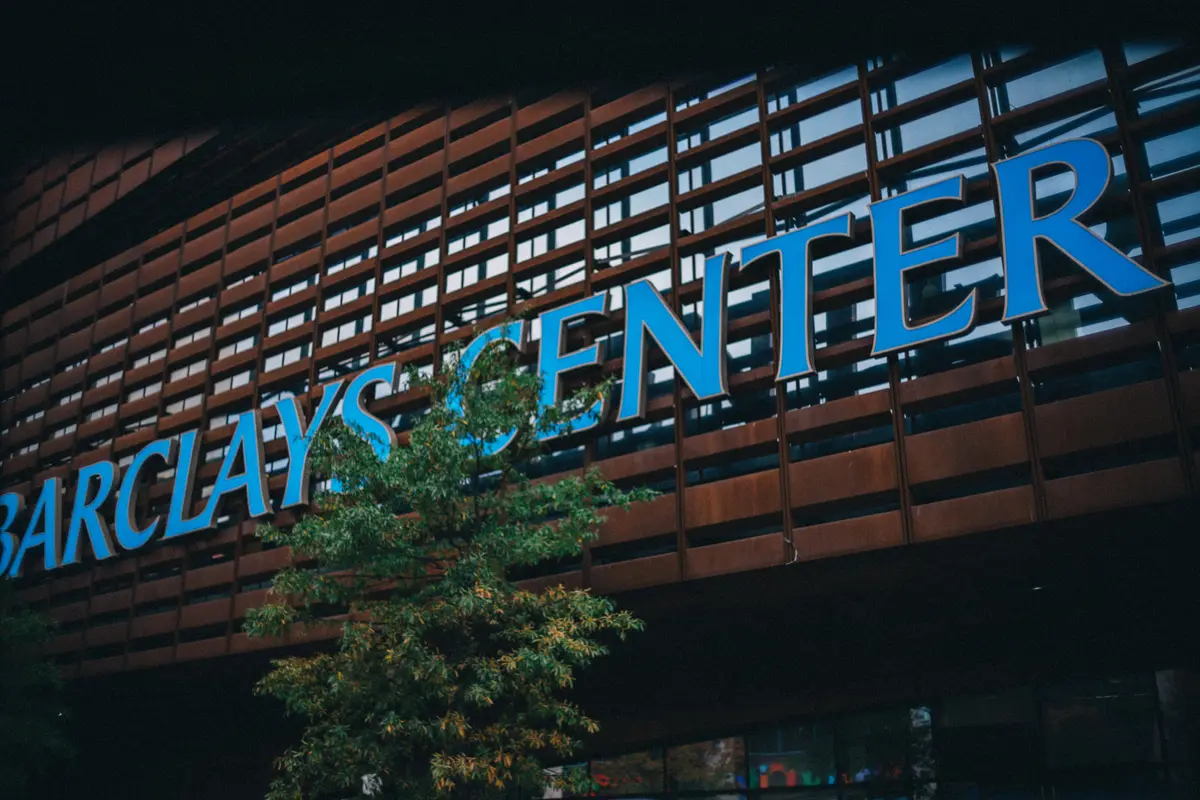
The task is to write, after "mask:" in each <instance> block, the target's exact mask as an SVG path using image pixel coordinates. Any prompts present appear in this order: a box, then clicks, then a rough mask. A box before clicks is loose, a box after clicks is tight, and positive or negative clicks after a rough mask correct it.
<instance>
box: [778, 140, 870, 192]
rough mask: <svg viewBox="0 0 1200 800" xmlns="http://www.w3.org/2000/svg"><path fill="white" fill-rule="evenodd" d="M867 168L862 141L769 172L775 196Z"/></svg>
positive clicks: (797, 190) (823, 183) (812, 186)
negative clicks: (777, 170)
mask: <svg viewBox="0 0 1200 800" xmlns="http://www.w3.org/2000/svg"><path fill="white" fill-rule="evenodd" d="M866 170H867V151H866V148H864V147H863V146H862V145H861V144H856V145H854V146H853V147H847V148H846V149H845V150H839V151H838V152H836V153H830V154H829V155H827V156H821V157H820V158H817V159H814V160H812V161H808V162H805V163H804V164H801V165H799V166H796V167H791V168H789V169H785V170H783V171H781V172H776V173H773V174H772V175H771V182H772V188H773V189H774V192H775V196H776V197H785V196H786V195H790V194H799V193H801V192H804V191H807V190H808V189H815V188H816V187H818V186H824V185H825V184H828V183H833V182H834V181H837V180H841V179H842V178H846V177H849V176H851V175H854V174H856V173H865V172H866Z"/></svg>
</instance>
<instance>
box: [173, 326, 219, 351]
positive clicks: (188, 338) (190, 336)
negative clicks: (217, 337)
mask: <svg viewBox="0 0 1200 800" xmlns="http://www.w3.org/2000/svg"><path fill="white" fill-rule="evenodd" d="M211 334H212V328H198V329H197V330H194V331H192V332H191V333H185V334H184V335H183V336H179V337H176V339H175V341H174V343H172V345H171V346H172V347H183V346H184V345H188V344H192V343H193V342H198V341H200V340H201V339H207V338H208V337H209V335H211Z"/></svg>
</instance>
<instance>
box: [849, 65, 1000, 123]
mask: <svg viewBox="0 0 1200 800" xmlns="http://www.w3.org/2000/svg"><path fill="white" fill-rule="evenodd" d="M974 74H975V73H974V71H973V70H972V69H971V57H970V56H968V55H962V56H957V57H956V58H952V59H950V60H949V61H946V62H944V63H941V64H938V65H937V66H934V67H930V68H929V69H923V70H921V71H919V72H914V73H913V74H911V75H906V76H904V77H903V78H898V79H896V80H894V81H889V82H887V83H884V84H883V85H881V86H878V87H877V88H874V89H873V91H872V92H871V111H872V113H875V114H878V113H879V112H880V111H886V110H887V109H889V108H894V107H895V106H899V105H903V104H905V103H909V102H912V101H913V100H917V99H919V98H921V97H924V96H926V95H928V94H933V93H934V92H937V91H941V90H942V89H945V88H947V87H949V86H953V85H954V84H956V83H961V82H962V81H969V80H972V79H973V78H974ZM872 83H874V81H872ZM971 102H972V103H973V104H974V103H976V101H975V100H974V99H972V100H971ZM976 108H977V109H978V105H976ZM976 117H977V118H978V111H977V112H976ZM976 124H978V119H976Z"/></svg>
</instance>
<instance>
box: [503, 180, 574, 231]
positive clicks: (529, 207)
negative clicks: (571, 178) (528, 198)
mask: <svg viewBox="0 0 1200 800" xmlns="http://www.w3.org/2000/svg"><path fill="white" fill-rule="evenodd" d="M583 195H584V191H583V184H582V183H577V184H575V185H574V186H568V187H567V188H566V189H561V190H559V191H558V192H556V193H555V194H552V195H549V196H546V197H543V198H542V199H540V200H537V201H536V202H532V203H528V202H527V203H525V204H524V205H521V206H519V207H518V208H517V222H518V223H520V222H528V221H529V220H531V219H536V218H537V217H540V216H542V215H543V214H548V213H550V212H551V211H554V210H555V209H557V208H565V207H567V206H569V205H571V204H572V203H576V202H578V201H580V200H582V199H583Z"/></svg>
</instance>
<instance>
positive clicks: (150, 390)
mask: <svg viewBox="0 0 1200 800" xmlns="http://www.w3.org/2000/svg"><path fill="white" fill-rule="evenodd" d="M161 389H162V381H155V382H154V383H147V384H146V385H145V386H139V387H138V388H136V389H133V390H132V391H130V392H128V393H126V395H125V402H127V403H129V402H132V401H134V400H141V399H142V398H145V397H153V396H154V395H156V394H158V392H159V390H161Z"/></svg>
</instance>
